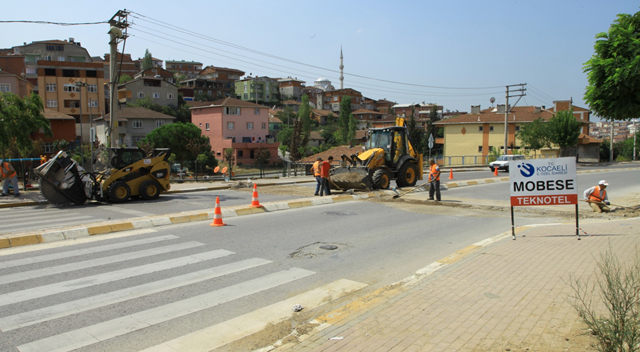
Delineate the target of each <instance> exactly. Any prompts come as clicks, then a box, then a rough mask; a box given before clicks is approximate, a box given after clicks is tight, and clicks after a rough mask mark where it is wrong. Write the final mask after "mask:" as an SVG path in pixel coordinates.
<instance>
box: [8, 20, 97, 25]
mask: <svg viewBox="0 0 640 352" xmlns="http://www.w3.org/2000/svg"><path fill="white" fill-rule="evenodd" d="M0 23H31V24H53V25H57V26H87V25H94V24H105V23H109V21H101V22H50V21H24V20H15V21H11V20H10V21H0Z"/></svg>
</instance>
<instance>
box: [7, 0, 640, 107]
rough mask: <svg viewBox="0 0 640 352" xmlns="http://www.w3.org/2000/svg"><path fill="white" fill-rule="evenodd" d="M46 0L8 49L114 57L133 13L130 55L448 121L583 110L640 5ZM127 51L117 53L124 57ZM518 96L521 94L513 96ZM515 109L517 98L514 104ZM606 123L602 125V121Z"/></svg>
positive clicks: (10, 27)
mask: <svg viewBox="0 0 640 352" xmlns="http://www.w3.org/2000/svg"><path fill="white" fill-rule="evenodd" d="M102 3H103V4H100V5H96V4H98V2H97V1H87V0H83V1H70V0H58V1H55V2H53V1H42V0H32V1H29V2H28V5H27V6H25V3H22V2H18V1H12V2H8V3H6V4H3V11H2V15H1V16H0V33H1V34H0V48H10V47H13V46H17V45H22V44H23V43H24V42H27V43H30V42H32V41H41V40H52V39H59V40H64V39H69V38H74V39H75V40H76V41H77V42H80V43H81V44H82V46H83V47H85V48H86V49H87V50H88V51H89V54H90V55H91V56H101V57H104V54H106V53H108V52H109V44H108V42H109V35H108V34H107V31H108V29H109V25H108V24H106V23H99V24H91V25H71V26H61V25H53V24H37V23H13V22H7V21H48V22H60V23H93V22H105V21H108V20H109V19H110V18H111V17H113V15H114V14H115V13H116V12H117V11H118V10H125V9H126V10H128V11H130V12H131V13H130V15H129V22H130V23H131V26H130V27H129V28H128V32H127V33H128V35H129V37H128V38H127V40H126V41H125V43H124V45H125V48H124V51H125V52H126V53H128V54H131V56H132V57H133V58H134V59H137V58H141V57H143V56H144V53H145V50H147V49H148V50H149V52H150V53H151V54H152V55H153V57H155V58H158V59H161V60H185V61H197V62H200V63H202V64H203V65H204V66H207V65H213V66H218V67H228V68H234V69H239V70H242V71H244V72H246V74H247V75H249V74H252V75H254V76H255V75H259V76H269V77H273V78H279V77H293V78H297V79H299V80H302V81H305V83H306V85H307V86H312V85H313V82H314V81H315V80H317V79H318V78H321V77H326V78H328V79H329V80H330V81H331V82H332V84H333V85H334V87H336V88H340V80H339V76H340V71H339V70H340V69H339V65H340V51H341V50H342V52H343V56H344V77H345V78H344V88H352V89H355V90H357V91H359V92H361V93H362V94H363V95H364V96H365V97H367V98H371V99H374V100H377V99H387V100H390V101H394V102H396V103H398V104H409V103H422V102H425V103H437V104H439V105H442V106H443V107H444V109H446V110H450V111H467V112H469V111H470V110H471V106H472V105H480V106H481V108H482V109H484V108H487V107H490V106H492V104H491V102H490V99H491V98H492V97H493V98H495V103H494V104H493V105H495V104H504V103H505V100H506V98H505V95H506V94H505V93H506V86H511V85H517V84H524V83H526V85H525V86H524V87H525V88H526V91H525V94H526V95H525V96H524V97H522V99H521V100H519V101H518V102H517V106H531V105H544V106H547V107H550V106H552V105H553V101H555V100H569V99H572V100H573V102H574V105H576V106H579V107H583V108H587V109H588V108H589V107H588V105H587V104H586V103H585V102H584V93H585V87H586V86H587V84H588V82H587V76H586V74H585V73H584V72H583V65H584V63H585V62H587V61H588V60H589V59H590V58H591V56H592V55H593V53H594V50H593V46H594V43H595V36H596V34H598V33H600V32H606V31H608V29H609V27H610V26H611V24H612V23H613V22H614V21H615V19H616V15H617V14H621V13H628V14H633V13H635V12H638V11H640V3H638V1H637V0H609V1H606V2H605V1H602V0H580V1H576V0H555V1H550V0H535V1H520V0H512V1H506V0H505V1H503V0H499V1H497V0H496V1H492V0H487V1H468V0H449V1H429V0H420V1H418V0H415V1H404V0H395V1H379V0H369V1H360V0H353V1H350V0H347V1H334V0H325V1H322V2H317V1H300V0H287V1H280V0H274V1H269V2H267V1H259V0H245V1H233V0H227V1H217V0H212V1H185V2H184V3H182V2H176V1H165V0H157V1H154V2H148V1H144V2H143V1H119V0H112V1H108V2H102ZM122 45H123V44H120V45H119V47H118V50H119V51H122ZM512 95H513V93H512ZM515 100H517V98H510V99H509V102H510V104H511V105H513V104H514V101H515ZM596 120H597V118H596Z"/></svg>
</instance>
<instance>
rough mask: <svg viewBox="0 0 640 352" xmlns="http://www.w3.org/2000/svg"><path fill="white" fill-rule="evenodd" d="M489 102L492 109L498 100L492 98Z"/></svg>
mask: <svg viewBox="0 0 640 352" xmlns="http://www.w3.org/2000/svg"><path fill="white" fill-rule="evenodd" d="M489 102H490V103H491V107H493V103H495V102H496V98H494V97H491V99H489Z"/></svg>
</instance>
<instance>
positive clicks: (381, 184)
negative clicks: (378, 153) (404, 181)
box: [372, 169, 391, 189]
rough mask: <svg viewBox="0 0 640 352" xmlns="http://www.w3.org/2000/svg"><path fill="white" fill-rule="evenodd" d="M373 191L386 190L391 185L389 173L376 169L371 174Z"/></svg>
mask: <svg viewBox="0 0 640 352" xmlns="http://www.w3.org/2000/svg"><path fill="white" fill-rule="evenodd" d="M372 179H373V189H387V188H389V184H390V183H391V177H390V176H389V172H388V171H387V170H385V169H378V170H376V171H374V172H373V177H372Z"/></svg>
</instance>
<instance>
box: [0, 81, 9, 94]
mask: <svg viewBox="0 0 640 352" xmlns="http://www.w3.org/2000/svg"><path fill="white" fill-rule="evenodd" d="M10 91H11V85H9V83H0V92H3V93H4V92H10Z"/></svg>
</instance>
